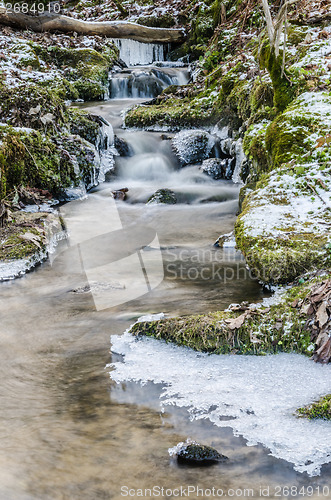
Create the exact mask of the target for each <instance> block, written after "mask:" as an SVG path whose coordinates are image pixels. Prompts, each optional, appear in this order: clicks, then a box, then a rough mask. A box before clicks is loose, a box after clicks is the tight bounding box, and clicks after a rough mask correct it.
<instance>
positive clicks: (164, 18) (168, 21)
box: [137, 13, 176, 28]
mask: <svg viewBox="0 0 331 500" xmlns="http://www.w3.org/2000/svg"><path fill="white" fill-rule="evenodd" d="M137 23H138V24H141V25H142V26H150V27H152V28H172V27H173V26H175V24H176V20H175V18H174V17H173V16H172V15H171V14H169V13H166V14H161V15H160V16H141V17H139V18H138V19H137Z"/></svg>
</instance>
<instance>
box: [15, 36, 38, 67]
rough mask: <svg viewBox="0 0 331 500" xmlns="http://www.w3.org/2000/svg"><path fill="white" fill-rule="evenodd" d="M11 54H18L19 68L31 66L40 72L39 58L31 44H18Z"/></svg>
mask: <svg viewBox="0 0 331 500" xmlns="http://www.w3.org/2000/svg"><path fill="white" fill-rule="evenodd" d="M11 52H13V53H14V54H18V57H19V59H18V61H17V66H18V67H19V68H27V67H28V66H30V67H31V68H32V69H34V70H40V61H39V57H38V55H37V54H36V52H35V50H34V49H33V46H32V45H31V44H30V43H26V42H25V43H23V42H21V43H17V44H15V45H13V47H11Z"/></svg>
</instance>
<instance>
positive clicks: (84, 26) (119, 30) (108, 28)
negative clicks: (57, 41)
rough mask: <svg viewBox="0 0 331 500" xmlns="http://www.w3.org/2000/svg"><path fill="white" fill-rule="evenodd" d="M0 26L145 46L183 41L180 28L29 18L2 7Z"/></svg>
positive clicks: (51, 16) (42, 16)
mask: <svg viewBox="0 0 331 500" xmlns="http://www.w3.org/2000/svg"><path fill="white" fill-rule="evenodd" d="M0 24H5V25H7V26H12V27H14V28H20V29H31V30H32V31H37V32H44V31H60V32H63V33H68V32H76V33H78V34H79V35H101V36H107V37H109V38H131V39H132V40H137V41H138V42H145V43H149V42H151V43H179V42H182V41H184V39H185V34H184V31H183V30H181V29H167V28H150V27H148V26H140V25H139V24H134V23H129V22H125V21H120V22H118V21H105V22H88V21H80V20H78V19H73V18H71V17H67V16H62V15H57V14H40V15H38V16H29V15H26V14H21V13H14V12H8V11H7V10H6V9H5V8H3V7H0Z"/></svg>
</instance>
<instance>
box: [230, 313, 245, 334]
mask: <svg viewBox="0 0 331 500" xmlns="http://www.w3.org/2000/svg"><path fill="white" fill-rule="evenodd" d="M246 317H247V313H244V314H241V315H240V316H238V317H237V318H233V319H226V320H225V322H226V323H227V325H228V327H229V328H230V330H235V329H236V328H240V327H241V326H242V325H243V324H244V321H245V319H246Z"/></svg>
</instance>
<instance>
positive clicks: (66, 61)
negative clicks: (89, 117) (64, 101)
mask: <svg viewBox="0 0 331 500" xmlns="http://www.w3.org/2000/svg"><path fill="white" fill-rule="evenodd" d="M33 48H34V50H35V52H36V53H37V54H39V56H40V57H41V58H42V59H43V60H44V61H45V62H47V63H48V64H55V65H56V66H57V67H58V68H60V69H62V70H63V71H64V72H65V74H66V78H67V79H68V80H69V81H70V82H71V83H72V84H73V86H74V88H75V89H76V92H77V93H78V97H80V98H81V99H84V100H86V101H87V100H91V101H92V100H102V99H104V97H105V95H106V93H107V91H108V73H109V71H110V69H111V67H112V66H113V65H114V63H115V61H116V60H117V58H118V50H117V48H116V47H115V46H113V45H107V44H105V47H104V49H103V52H102V53H101V52H98V51H97V50H94V49H89V48H74V49H66V48H63V47H58V46H50V47H47V48H45V47H44V46H41V45H37V44H33Z"/></svg>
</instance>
